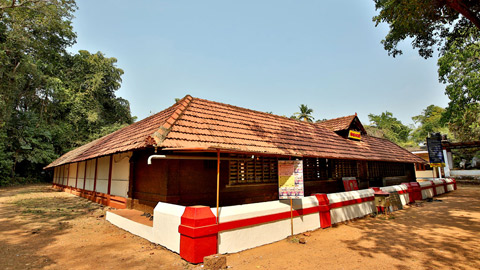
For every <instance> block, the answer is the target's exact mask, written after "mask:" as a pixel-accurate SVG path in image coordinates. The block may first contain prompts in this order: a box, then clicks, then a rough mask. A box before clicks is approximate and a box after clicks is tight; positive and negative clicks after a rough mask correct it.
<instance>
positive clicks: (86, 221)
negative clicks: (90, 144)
mask: <svg viewBox="0 0 480 270" xmlns="http://www.w3.org/2000/svg"><path fill="white" fill-rule="evenodd" d="M479 198H480V186H467V185H465V186H459V189H458V190H457V191H455V192H451V193H448V194H445V195H442V196H439V197H437V198H436V199H438V200H435V201H433V202H422V203H420V204H418V205H415V206H412V207H408V208H406V209H404V210H401V211H397V212H395V213H394V215H393V218H390V219H386V218H385V217H383V216H379V217H366V218H363V219H358V220H356V221H351V222H348V223H345V224H343V223H342V224H340V225H338V226H334V227H333V228H328V229H320V230H317V231H313V232H311V233H310V234H309V235H308V234H307V236H302V237H305V239H306V244H300V243H298V242H297V241H292V240H289V239H285V240H282V241H279V242H276V243H273V244H269V245H265V246H262V247H258V248H254V249H250V250H246V251H243V252H240V253H236V254H229V255H227V265H228V266H229V268H230V269H318V268H321V269H480V256H479V255H478V254H479V250H480V199H479ZM105 211H106V209H105V208H104V207H101V206H100V205H98V204H95V203H93V202H90V201H88V200H86V199H83V198H79V197H76V196H74V195H71V194H68V193H64V192H58V191H56V190H53V189H51V188H50V186H49V185H31V186H24V187H14V188H0V269H95V268H98V269H203V267H202V265H192V264H189V263H187V262H186V261H184V260H182V259H181V258H180V256H179V255H178V254H175V253H172V252H170V251H168V250H166V249H164V248H162V247H161V246H158V245H154V244H152V243H150V242H148V241H146V240H144V239H142V238H139V237H137V236H134V235H131V234H129V233H127V232H125V231H123V230H121V229H119V228H117V227H115V226H113V225H111V224H110V223H109V222H107V221H105Z"/></svg>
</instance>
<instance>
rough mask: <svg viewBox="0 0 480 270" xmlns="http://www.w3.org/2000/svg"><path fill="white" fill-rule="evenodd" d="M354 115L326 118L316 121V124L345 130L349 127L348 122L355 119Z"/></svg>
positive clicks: (336, 129) (331, 128) (334, 129)
mask: <svg viewBox="0 0 480 270" xmlns="http://www.w3.org/2000/svg"><path fill="white" fill-rule="evenodd" d="M355 117H356V115H349V116H343V117H339V118H334V119H328V120H325V121H322V122H318V123H316V124H317V125H320V126H323V127H326V128H328V129H330V130H333V131H339V130H345V129H348V128H349V127H350V124H351V123H352V121H353V119H355Z"/></svg>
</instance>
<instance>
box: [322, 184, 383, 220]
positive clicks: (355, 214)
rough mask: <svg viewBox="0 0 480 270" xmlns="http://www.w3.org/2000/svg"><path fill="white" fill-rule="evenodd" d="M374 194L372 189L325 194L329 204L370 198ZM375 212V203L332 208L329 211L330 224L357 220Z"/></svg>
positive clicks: (369, 202)
mask: <svg viewBox="0 0 480 270" xmlns="http://www.w3.org/2000/svg"><path fill="white" fill-rule="evenodd" d="M373 194H374V191H373V189H362V190H355V191H348V192H338V193H330V194H327V197H328V200H329V201H330V204H332V203H338V202H344V201H349V200H354V199H360V198H366V197H372V196H373ZM373 211H375V201H373V200H372V201H368V202H363V203H360V204H353V205H348V206H343V207H339V208H334V209H332V210H330V213H331V216H332V224H335V223H339V222H342V221H345V220H350V219H354V218H359V217H363V216H366V215H368V214H370V213H373Z"/></svg>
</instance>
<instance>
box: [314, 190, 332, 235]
mask: <svg viewBox="0 0 480 270" xmlns="http://www.w3.org/2000/svg"><path fill="white" fill-rule="evenodd" d="M315 197H316V198H317V200H318V212H319V214H320V227H322V228H323V229H325V228H328V227H331V226H332V217H331V215H330V201H329V200H328V197H327V194H323V193H322V194H315Z"/></svg>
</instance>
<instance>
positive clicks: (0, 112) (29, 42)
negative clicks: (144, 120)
mask: <svg viewBox="0 0 480 270" xmlns="http://www.w3.org/2000/svg"><path fill="white" fill-rule="evenodd" d="M75 9H76V5H75V1H73V0H36V1H33V0H32V1H28V0H25V1H1V2H0V89H1V91H0V185H6V184H10V183H12V182H25V181H29V179H41V178H46V176H47V174H46V173H45V172H44V171H43V170H42V168H43V167H44V166H45V165H47V164H48V163H50V162H51V161H53V160H54V159H56V158H57V157H58V156H59V155H60V154H63V153H65V152H66V151H68V150H70V149H71V148H74V147H76V146H78V145H81V144H84V143H85V142H87V141H89V140H91V139H92V138H97V137H99V136H102V135H105V134H104V133H105V132H111V131H112V130H114V129H116V128H119V127H121V126H124V125H125V124H129V123H132V122H133V118H132V117H131V115H130V108H129V103H128V101H126V100H124V99H122V98H117V97H116V96H115V91H116V90H118V89H119V88H120V83H121V75H122V74H123V71H122V70H121V69H119V68H117V67H116V59H115V58H106V57H105V56H104V55H103V54H102V53H100V52H98V53H96V54H90V53H89V52H87V51H80V52H79V53H78V54H75V55H70V54H69V53H67V52H66V48H67V47H69V46H71V45H72V44H74V42H75V38H76V36H75V33H74V32H73V29H72V25H71V20H72V18H73V12H74V11H75Z"/></svg>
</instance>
